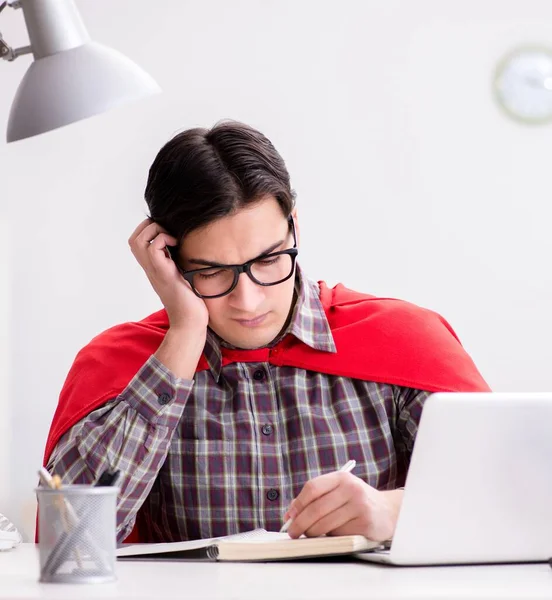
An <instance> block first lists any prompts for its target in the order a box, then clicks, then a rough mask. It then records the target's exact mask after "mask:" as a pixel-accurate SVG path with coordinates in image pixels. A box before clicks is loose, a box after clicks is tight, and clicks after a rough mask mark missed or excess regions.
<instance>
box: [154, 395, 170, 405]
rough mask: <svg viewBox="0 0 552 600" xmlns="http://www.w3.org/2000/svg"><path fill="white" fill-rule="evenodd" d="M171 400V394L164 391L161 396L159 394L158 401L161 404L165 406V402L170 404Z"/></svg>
mask: <svg viewBox="0 0 552 600" xmlns="http://www.w3.org/2000/svg"><path fill="white" fill-rule="evenodd" d="M170 401H171V396H170V394H167V393H166V392H163V393H162V394H159V396H157V402H159V404H161V406H165V404H168V403H169V402H170Z"/></svg>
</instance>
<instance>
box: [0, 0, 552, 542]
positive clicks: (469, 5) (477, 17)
mask: <svg viewBox="0 0 552 600" xmlns="http://www.w3.org/2000/svg"><path fill="white" fill-rule="evenodd" d="M78 5H79V6H80V8H81V9H82V12H83V16H84V17H85V20H86V23H87V24H88V27H89V29H90V32H91V34H92V36H93V37H94V38H95V39H96V40H98V41H101V42H103V43H106V44H108V45H111V46H113V47H115V48H117V49H119V50H121V51H122V52H125V53H127V54H128V55H129V56H130V57H132V58H133V59H135V60H136V61H137V62H138V63H140V64H141V65H142V66H143V67H145V68H146V69H147V70H148V71H149V72H150V73H152V74H153V75H154V77H156V79H157V80H158V81H159V83H160V84H161V86H162V87H163V88H164V90H165V93H164V94H163V95H161V96H159V97H156V98H152V99H150V100H148V101H144V102H141V103H138V104H135V105H133V106H130V107H128V108H125V109H122V110H117V111H114V112H112V113H109V114H106V115H102V116H100V117H97V118H94V119H91V120H88V121H85V122H81V123H77V124H75V125H73V126H70V127H67V128H65V129H62V130H58V131H55V132H52V133H50V134H47V135H44V136H40V137H37V138H36V139H30V140H27V141H24V142H21V143H17V144H12V145H9V146H8V145H0V194H1V199H0V217H2V218H8V219H10V222H11V223H12V224H13V226H12V229H11V235H12V241H11V249H12V261H11V268H12V270H13V274H14V275H13V286H12V289H11V294H12V299H11V301H12V303H13V320H12V323H11V325H12V327H11V341H10V358H11V362H12V370H11V380H10V389H9V394H8V396H7V399H6V398H2V399H1V400H0V404H1V403H5V402H7V403H8V404H9V406H10V408H11V411H12V416H11V425H12V431H13V441H12V444H11V454H10V457H9V459H10V462H11V465H12V466H11V492H12V493H11V501H10V505H9V509H10V511H11V512H10V513H9V514H11V515H12V516H13V517H14V518H15V519H16V520H18V522H19V523H20V524H21V523H24V525H25V530H26V531H27V532H29V531H30V529H31V527H32V526H31V525H29V524H28V523H29V521H30V522H31V523H32V519H29V515H30V514H32V506H30V505H29V502H32V499H33V492H32V488H33V486H34V484H35V480H36V477H35V473H36V469H37V468H38V466H39V465H40V462H41V457H42V450H43V445H44V439H45V436H46V432H47V429H48V427H49V424H50V419H51V417H52V414H53V411H54V408H55V405H56V401H57V395H58V392H59V390H60V387H61V385H62V383H63V380H64V377H65V375H66V373H67V371H68V369H69V367H70V364H71V362H72V360H73V357H74V355H75V353H76V352H77V350H78V349H79V348H80V347H81V346H82V345H84V344H85V343H86V342H87V341H88V340H89V339H90V338H91V337H92V336H93V335H94V334H96V333H97V332H99V331H100V330H102V329H104V328H106V327H108V326H110V325H112V324H114V323H116V322H119V321H122V320H128V319H138V318H140V317H142V316H144V315H145V314H147V313H149V312H151V311H153V310H155V309H157V307H158V302H157V300H156V297H155V296H154V294H153V292H152V291H151V290H150V289H149V287H148V284H147V282H146V280H145V277H143V275H142V273H141V271H140V269H139V267H138V266H137V265H136V264H135V263H134V262H133V258H132V256H131V255H130V253H129V251H128V249H127V243H126V240H127V237H128V235H129V234H130V233H131V231H132V230H133V229H134V227H135V225H136V224H137V223H138V222H139V221H140V220H141V219H142V218H143V215H144V211H145V205H144V203H143V200H142V198H143V188H144V183H145V179H146V175H147V169H148V167H149V164H150V162H151V160H152V159H153V157H154V155H155V153H156V152H157V150H158V149H159V147H160V146H161V145H162V144H163V143H164V142H165V141H166V140H167V139H168V138H169V137H170V136H172V134H173V133H175V132H176V131H178V130H180V129H182V128H187V127H190V126H196V125H204V126H209V125H212V124H214V123H215V122H216V121H217V120H219V119H221V118H226V117H232V118H236V119H240V120H243V121H246V122H248V123H250V124H252V125H254V126H256V127H258V128H260V129H261V130H262V131H264V132H265V133H266V134H267V135H268V136H269V137H270V138H272V140H273V141H274V143H275V145H276V147H277V148H278V149H279V150H280V152H281V153H282V154H283V156H284V157H285V158H286V161H287V164H288V167H289V169H290V172H291V174H292V179H293V184H294V186H295V188H296V189H297V191H298V202H299V211H300V219H301V226H302V243H303V247H302V249H301V261H302V264H303V266H305V267H306V268H307V270H308V271H309V272H310V274H311V275H312V276H313V277H316V278H324V279H326V280H327V281H330V282H336V281H337V280H341V281H343V282H345V283H346V284H348V285H349V286H351V287H355V288H357V289H359V290H363V291H367V292H371V293H375V294H381V295H386V296H397V297H402V298H406V299H409V300H412V301H414V302H417V303H420V304H422V305H425V306H428V307H431V308H433V309H436V310H438V311H439V312H441V313H442V314H444V315H445V316H446V317H447V318H448V319H449V321H450V322H451V323H452V324H453V325H454V327H455V328H456V330H457V332H458V333H459V335H460V336H461V338H462V340H463V341H464V343H465V345H466V347H467V348H468V350H469V351H470V352H471V354H472V356H473V357H474V359H475V360H476V362H477V363H478V365H479V367H480V369H481V370H482V372H483V373H484V375H485V376H486V378H487V379H488V381H489V382H490V384H491V385H492V386H493V387H494V388H495V389H496V390H549V389H550V388H551V387H552V369H550V352H549V346H548V340H549V339H550V336H551V335H552V314H551V312H550V309H549V307H550V304H551V299H552V282H551V278H550V269H549V257H550V255H551V253H552V252H551V250H552V248H551V244H552V241H551V237H550V232H549V223H550V216H551V211H550V167H549V165H550V157H551V156H552V128H551V127H532V128H530V127H523V126H520V125H517V124H515V123H513V122H510V121H509V120H507V119H506V118H505V117H504V116H503V115H502V114H501V113H500V112H499V111H498V109H497V108H496V106H495V105H494V103H493V100H492V97H491V94H490V80H491V75H492V70H493V68H494V65H495V63H496V61H497V60H498V59H499V58H500V57H501V56H502V54H503V53H505V52H507V51H509V50H510V49H511V48H512V47H513V46H515V45H517V44H518V42H545V43H550V44H552V3H551V2H550V1H549V0H515V1H514V0H510V1H506V0H485V2H482V1H481V0H463V1H462V2H452V1H448V2H443V1H442V0H416V1H415V2H413V1H412V0H379V1H375V0H371V1H367V0H355V1H353V0H347V1H343V2H339V3H338V2H331V1H329V0H316V1H315V0H301V1H297V0H279V1H278V2H276V1H275V0H274V1H272V0H271V1H264V2H258V1H256V0H239V1H237V0H232V2H227V1H225V0H203V1H202V2H197V1H195V2H192V1H189V0H187V1H182V0H178V1H177V0H172V1H171V0H156V2H151V1H150V0H116V1H113V0H110V1H107V0H103V1H100V0H79V1H78ZM4 12H6V11H4ZM11 13H14V11H10V14H9V15H8V16H7V17H6V19H4V21H3V23H2V32H3V34H4V36H5V37H6V38H7V39H8V40H9V41H11V42H21V43H24V42H25V33H24V27H23V24H22V18H21V15H20V14H11ZM28 62H29V58H28V57H27V58H21V59H19V60H18V61H17V62H15V63H13V64H6V63H4V64H1V65H0V77H1V81H2V94H0V130H4V129H5V122H6V120H7V114H8V109H9V105H10V102H11V97H12V95H13V93H14V92H15V89H16V85H17V82H18V81H19V79H20V78H21V76H22V75H23V73H24V71H25V69H26V67H27V64H28ZM0 360H2V361H3V359H2V358H0ZM2 414H3V415H4V413H2ZM22 506H23V507H26V508H21V507H22ZM29 506H30V508H29Z"/></svg>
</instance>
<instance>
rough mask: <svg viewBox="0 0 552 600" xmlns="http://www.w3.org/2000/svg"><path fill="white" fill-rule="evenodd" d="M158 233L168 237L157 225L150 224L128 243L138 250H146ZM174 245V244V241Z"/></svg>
mask: <svg viewBox="0 0 552 600" xmlns="http://www.w3.org/2000/svg"><path fill="white" fill-rule="evenodd" d="M160 233H164V234H166V235H168V233H167V231H166V230H165V229H163V227H161V225H159V223H154V222H150V223H149V224H148V225H146V226H145V227H143V228H142V229H141V230H140V232H139V233H138V234H137V235H136V236H135V237H134V238H133V239H132V238H131V239H132V241H129V243H130V246H131V247H132V246H135V247H137V248H139V249H144V248H147V247H148V246H149V244H150V243H151V242H152V241H153V240H154V239H155V238H156V237H157V236H158V235H159V234H160ZM173 239H174V238H173ZM174 244H176V240H175V242H174ZM171 245H173V244H171Z"/></svg>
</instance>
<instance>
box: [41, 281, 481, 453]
mask: <svg viewBox="0 0 552 600" xmlns="http://www.w3.org/2000/svg"><path fill="white" fill-rule="evenodd" d="M320 300H321V302H322V305H323V307H324V310H325V312H326V316H327V318H328V322H329V325H330V328H331V331H332V334H333V337H334V341H335V344H336V348H337V353H330V352H324V351H320V350H313V349H312V348H310V347H309V346H307V345H305V344H304V343H303V342H301V341H299V340H298V339H297V338H295V337H294V336H292V335H288V336H286V337H285V338H284V339H283V340H282V341H281V342H280V343H278V344H277V345H276V346H274V347H273V348H270V349H261V350H228V349H223V366H224V365H227V364H229V363H232V362H269V363H270V364H273V365H277V366H284V365H285V366H291V367H297V368H300V369H307V370H309V371H317V372H320V373H327V374H329V375H341V376H344V377H351V378H353V379H361V380H365V381H377V382H381V383H388V384H392V385H398V386H404V387H410V388H414V389H420V390H426V391H431V392H441V391H446V392H482V391H489V386H488V385H487V384H486V383H485V381H484V379H483V378H482V376H481V375H480V373H479V372H478V370H477V368H476V367H475V365H474V363H473V361H472V360H471V358H470V357H469V356H468V354H467V353H466V352H465V350H464V349H463V347H462V345H461V344H460V341H459V340H458V338H457V336H456V334H455V333H454V331H453V330H452V328H451V327H450V325H449V324H448V323H447V322H446V321H445V320H444V319H443V318H442V317H440V316H439V315H438V314H436V313H434V312H432V311H429V310H426V309H423V308H420V307H418V306H415V305H413V304H409V303H408V302H403V301H401V300H394V299H389V298H375V297H373V296H368V295H365V294H360V293H358V292H354V291H351V290H348V289H347V288H345V287H343V286H342V285H341V284H339V285H337V286H336V287H335V288H332V289H330V288H328V287H327V286H326V284H325V283H324V282H320ZM168 326H169V323H168V319H167V314H166V312H165V311H164V310H161V311H158V312H156V313H154V314H152V315H150V316H149V317H147V318H145V319H144V320H142V321H139V322H137V323H124V324H122V325H117V326H115V327H112V328H111V329H108V330H107V331H104V332H103V333H101V334H100V335H98V336H97V337H96V338H94V339H93V340H92V341H91V342H90V343H89V344H88V345H87V346H86V347H84V348H83V349H82V350H81V351H80V352H79V354H78V355H77V357H76V359H75V362H74V363H73V366H72V367H71V370H70V371H69V374H68V376H67V379H66V381H65V384H64V386H63V389H62V391H61V394H60V397H59V403H58V406H57V410H56V412H55V415H54V418H53V421H52V425H51V428H50V433H49V435H48V440H47V443H46V451H45V455H44V464H46V463H47V462H48V459H49V457H50V454H51V453H52V450H53V449H54V447H55V445H56V444H57V442H58V441H59V439H60V438H61V436H62V435H63V434H64V433H65V432H66V431H67V430H68V429H69V428H70V427H72V426H73V425H74V424H75V423H77V422H78V421H79V420H80V419H82V418H83V417H85V416H86V415H87V414H89V413H90V412H92V411H93V410H95V409H96V408H98V407H100V406H102V405H103V404H105V403H106V402H107V401H108V400H111V399H113V398H115V397H117V396H118V395H119V394H120V393H121V392H122V391H123V390H124V389H125V388H126V386H127V385H128V383H129V382H130V381H131V379H132V378H133V377H134V375H135V374H136V373H137V371H138V370H139V369H140V367H141V366H142V365H143V364H144V363H145V362H146V360H147V359H148V358H149V357H150V355H151V354H153V353H155V352H156V350H157V348H158V347H159V345H160V344H161V342H162V341H163V338H164V336H165V334H166V332H167V329H168ZM207 368H208V365H207V361H206V360H205V357H204V356H202V357H201V359H200V361H199V364H198V367H197V370H198V371H201V370H204V369H207Z"/></svg>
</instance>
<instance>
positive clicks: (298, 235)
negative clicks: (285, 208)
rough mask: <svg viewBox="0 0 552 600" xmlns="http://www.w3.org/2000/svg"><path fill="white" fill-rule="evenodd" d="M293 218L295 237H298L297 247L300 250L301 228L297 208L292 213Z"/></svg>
mask: <svg viewBox="0 0 552 600" xmlns="http://www.w3.org/2000/svg"><path fill="white" fill-rule="evenodd" d="M291 216H292V217H293V223H294V225H295V235H296V236H297V247H298V248H299V246H300V242H301V231H300V228H299V220H298V219H297V207H294V209H293V210H292V211H291Z"/></svg>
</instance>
